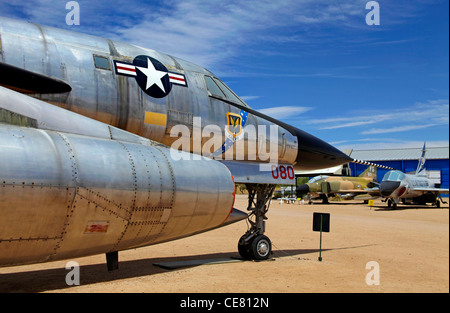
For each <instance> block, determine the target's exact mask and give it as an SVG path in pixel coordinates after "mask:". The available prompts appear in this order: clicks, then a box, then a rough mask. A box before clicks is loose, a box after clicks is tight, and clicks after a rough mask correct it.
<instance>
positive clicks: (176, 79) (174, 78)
mask: <svg viewBox="0 0 450 313" xmlns="http://www.w3.org/2000/svg"><path fill="white" fill-rule="evenodd" d="M169 80H170V82H171V83H172V84H176V85H181V86H186V85H187V84H186V78H185V76H184V75H182V74H175V73H169Z"/></svg>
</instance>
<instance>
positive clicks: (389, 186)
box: [380, 181, 400, 197]
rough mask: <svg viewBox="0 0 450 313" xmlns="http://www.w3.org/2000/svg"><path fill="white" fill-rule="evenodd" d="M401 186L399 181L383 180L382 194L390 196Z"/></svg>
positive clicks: (381, 184) (381, 185)
mask: <svg viewBox="0 0 450 313" xmlns="http://www.w3.org/2000/svg"><path fill="white" fill-rule="evenodd" d="M399 186H400V182H399V181H382V182H381V183H380V192H381V195H382V196H384V197H389V196H390V195H391V194H392V193H393V192H394V190H395V189H397V188H398V187H399Z"/></svg>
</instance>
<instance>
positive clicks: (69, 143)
mask: <svg viewBox="0 0 450 313" xmlns="http://www.w3.org/2000/svg"><path fill="white" fill-rule="evenodd" d="M0 96H1V99H2V100H4V101H6V102H8V103H12V105H11V106H7V105H6V104H5V103H4V102H2V103H0V109H1V110H3V112H9V109H11V108H12V106H14V105H15V106H16V110H17V111H20V110H21V108H29V109H28V111H29V117H28V118H30V119H32V120H34V121H36V123H34V124H35V126H36V128H34V127H19V126H16V125H7V124H1V123H0V147H1V153H0V212H1V218H0V266H10V265H20V264H28V263H36V262H46V261H52V260H58V259H66V258H75V257H80V256H87V255H92V254H99V253H107V252H111V251H119V250H125V249H130V248H135V247H140V246H146V245H150V244H155V243H158V242H163V241H168V240H173V239H176V238H182V237H186V236H189V235H192V234H195V233H198V232H203V231H206V230H209V229H212V228H216V227H220V226H221V225H223V223H224V222H225V221H226V220H227V217H228V216H229V214H230V211H231V210H232V206H233V203H234V183H233V179H232V176H231V174H230V172H229V170H228V169H227V168H226V167H225V166H224V165H222V164H221V163H219V162H217V161H214V160H210V159H204V158H201V159H198V158H195V159H194V158H192V157H190V158H183V159H181V160H178V161H176V160H174V159H173V158H172V156H171V153H174V150H173V149H169V148H167V147H165V146H162V145H160V144H155V143H152V142H150V141H148V140H145V139H143V138H142V140H141V139H139V137H137V136H135V135H132V134H129V136H128V135H127V133H125V132H123V131H121V130H119V129H114V128H111V127H110V126H108V125H105V124H103V123H100V122H97V121H94V120H91V119H89V118H86V117H83V116H79V115H77V114H75V113H72V112H69V111H66V110H63V109H61V108H57V107H54V106H52V105H50V104H48V103H44V102H42V101H39V100H36V99H33V98H30V97H27V96H25V95H21V94H18V93H16V92H14V91H11V90H8V89H5V88H2V87H0ZM50 112H51V113H52V114H49V113H50ZM59 113H60V114H59ZM15 114H20V113H15ZM58 117H60V118H61V119H62V121H63V122H64V121H65V120H66V118H67V120H68V121H78V124H79V125H80V124H81V125H83V126H84V128H78V126H76V125H70V124H69V125H67V126H66V128H65V130H66V132H63V131H55V130H52V129H53V128H58V127H60V126H59V125H58V122H57V120H58ZM90 132H92V133H93V134H94V133H95V134H96V135H95V136H90V135H91V134H90ZM121 132H122V133H123V134H121ZM119 138H120V139H119ZM175 153H184V152H179V151H175ZM184 154H186V153H184Z"/></svg>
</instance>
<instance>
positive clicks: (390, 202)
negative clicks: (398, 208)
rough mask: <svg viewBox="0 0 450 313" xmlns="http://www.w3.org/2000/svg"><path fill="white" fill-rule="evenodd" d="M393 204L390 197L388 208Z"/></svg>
mask: <svg viewBox="0 0 450 313" xmlns="http://www.w3.org/2000/svg"><path fill="white" fill-rule="evenodd" d="M391 205H392V201H391V199H388V208H390V207H391Z"/></svg>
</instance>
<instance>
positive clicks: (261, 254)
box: [238, 184, 275, 260]
mask: <svg viewBox="0 0 450 313" xmlns="http://www.w3.org/2000/svg"><path fill="white" fill-rule="evenodd" d="M246 187H247V190H248V207H247V211H251V213H250V214H249V216H248V222H249V223H250V228H249V230H247V232H246V233H245V234H244V235H243V236H242V237H241V238H240V239H239V244H238V250H239V254H240V255H241V256H242V257H243V258H244V259H255V260H267V259H268V258H269V257H270V254H271V252H272V243H271V242H270V239H269V238H268V237H267V236H265V235H264V232H265V228H266V225H265V224H266V222H265V220H266V219H267V217H266V213H267V211H268V210H269V205H268V202H269V201H270V199H271V198H272V194H273V191H274V190H275V185H265V184H246ZM255 197H256V199H255ZM252 219H254V220H252Z"/></svg>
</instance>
